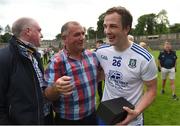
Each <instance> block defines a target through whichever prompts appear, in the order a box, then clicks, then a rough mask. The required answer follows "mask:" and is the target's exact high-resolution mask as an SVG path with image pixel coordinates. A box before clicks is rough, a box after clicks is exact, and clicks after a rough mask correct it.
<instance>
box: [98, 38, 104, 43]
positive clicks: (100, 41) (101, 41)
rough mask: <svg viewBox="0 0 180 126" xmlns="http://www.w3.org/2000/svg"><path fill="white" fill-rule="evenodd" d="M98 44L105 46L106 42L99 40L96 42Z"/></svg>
mask: <svg viewBox="0 0 180 126" xmlns="http://www.w3.org/2000/svg"><path fill="white" fill-rule="evenodd" d="M96 43H99V44H103V43H104V42H103V40H101V39H99V40H97V41H96Z"/></svg>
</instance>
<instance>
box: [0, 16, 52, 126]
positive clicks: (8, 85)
mask: <svg viewBox="0 0 180 126" xmlns="http://www.w3.org/2000/svg"><path fill="white" fill-rule="evenodd" d="M12 33H13V36H12V38H11V39H10V40H9V45H8V46H7V47H5V48H2V49H0V59H1V60H0V124H9V125H12V124H16V125H17V124H18V125H20V124H23V125H30V124H31V125H35V124H39V125H41V124H47V122H46V121H50V118H49V117H50V116H49V114H50V113H49V109H48V108H47V109H46V110H47V111H45V109H44V106H45V105H44V99H43V89H45V87H42V85H43V83H44V78H43V66H42V63H41V60H40V55H39V53H38V52H37V49H36V48H37V47H39V46H40V41H41V38H42V37H43V36H42V34H41V27H40V26H39V24H38V22H37V21H35V20H34V19H32V18H26V17H23V18H20V19H18V20H16V21H15V22H14V23H13V25H12ZM45 117H46V119H45Z"/></svg>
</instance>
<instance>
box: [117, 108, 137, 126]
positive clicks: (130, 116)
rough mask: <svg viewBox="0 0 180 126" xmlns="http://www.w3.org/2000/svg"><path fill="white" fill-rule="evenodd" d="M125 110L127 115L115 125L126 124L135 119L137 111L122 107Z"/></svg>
mask: <svg viewBox="0 0 180 126" xmlns="http://www.w3.org/2000/svg"><path fill="white" fill-rule="evenodd" d="M123 109H124V110H125V111H127V112H128V115H127V117H126V118H125V119H124V120H123V121H122V122H120V123H117V124H116V125H128V124H129V123H130V122H131V121H132V120H133V119H135V118H136V117H137V116H138V115H139V113H138V112H137V111H136V110H133V109H130V108H128V107H125V106H124V107H123Z"/></svg>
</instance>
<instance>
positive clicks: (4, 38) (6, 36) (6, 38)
mask: <svg viewBox="0 0 180 126" xmlns="http://www.w3.org/2000/svg"><path fill="white" fill-rule="evenodd" d="M11 37H12V35H11V34H10V33H5V34H4V35H2V36H1V39H2V42H4V43H7V42H8V41H9V39H10V38H11Z"/></svg>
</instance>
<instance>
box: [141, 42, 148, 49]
mask: <svg viewBox="0 0 180 126" xmlns="http://www.w3.org/2000/svg"><path fill="white" fill-rule="evenodd" d="M139 45H140V46H141V47H143V48H145V49H148V47H147V44H146V43H145V42H140V43H139Z"/></svg>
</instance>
